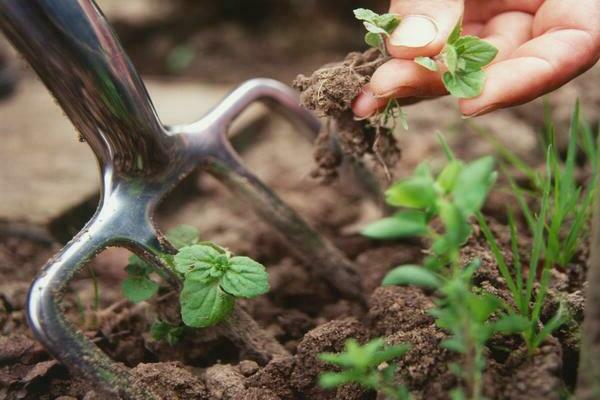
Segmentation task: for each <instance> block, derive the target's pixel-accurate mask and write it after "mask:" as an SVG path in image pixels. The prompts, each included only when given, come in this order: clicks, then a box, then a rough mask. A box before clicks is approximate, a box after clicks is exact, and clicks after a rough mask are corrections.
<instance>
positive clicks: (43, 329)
mask: <svg viewBox="0 0 600 400" xmlns="http://www.w3.org/2000/svg"><path fill="white" fill-rule="evenodd" d="M0 27H1V28H2V29H3V31H4V32H5V33H6V35H7V36H8V38H9V39H10V40H11V42H12V43H13V44H14V45H15V47H16V48H17V49H18V50H19V51H20V52H21V53H22V54H23V55H24V57H25V59H26V60H27V61H28V62H29V63H30V64H31V65H32V67H33V68H34V69H35V71H36V72H37V73H38V75H39V76H40V78H41V79H42V80H43V82H44V83H45V85H46V86H47V87H48V89H49V90H50V92H51V93H52V94H53V95H54V97H55V98H56V100H57V101H58V103H59V104H60V105H61V107H62V108H63V110H64V111H65V113H66V114H67V116H68V117H69V118H70V119H71V121H72V122H73V124H74V125H75V126H76V128H77V129H78V130H79V132H80V133H81V135H82V137H83V138H84V140H85V141H86V142H87V143H88V144H89V146H90V147H91V148H92V149H93V151H94V153H95V155H96V157H97V159H98V163H99V167H100V171H101V186H102V196H101V200H100V204H99V206H98V209H97V211H96V213H95V215H94V216H93V218H92V219H91V220H90V221H89V222H88V224H87V225H86V226H85V227H84V228H83V229H82V231H81V232H79V233H78V234H77V235H76V236H75V237H74V238H73V240H72V241H71V242H70V243H68V244H67V245H66V246H65V247H64V248H63V249H62V250H61V251H60V252H59V253H58V254H57V255H56V256H55V257H54V258H53V259H52V260H50V261H49V262H48V264H47V265H46V266H45V267H44V269H43V271H42V272H41V273H40V275H39V276H38V277H37V278H36V280H35V281H34V282H33V284H32V286H31V289H30V293H29V298H28V308H27V316H28V320H29V324H30V326H31V329H32V330H33V332H34V334H35V336H36V337H37V338H38V340H40V342H42V343H43V344H44V346H45V347H46V348H47V349H48V351H49V352H50V353H52V354H53V355H54V356H55V357H56V358H58V359H59V360H60V361H62V362H63V363H65V364H66V365H68V366H69V367H72V368H74V369H76V370H78V371H80V372H82V373H84V374H85V375H86V376H88V377H89V378H91V379H93V380H94V381H95V382H96V383H98V384H99V385H100V386H102V387H103V388H104V389H105V390H107V389H108V390H112V391H113V392H114V393H117V394H119V395H122V396H125V397H127V398H154V396H153V394H152V393H150V392H148V391H147V390H146V389H144V388H140V387H138V386H137V385H136V384H135V382H133V380H132V378H131V376H130V374H129V373H128V370H127V369H126V368H124V367H123V366H120V365H119V364H116V363H114V362H113V361H112V360H110V359H109V358H108V357H107V356H106V355H105V354H104V353H103V352H102V351H100V350H99V349H98V348H97V347H96V346H95V345H94V344H93V343H91V342H90V341H89V340H88V339H86V338H85V337H84V336H83V335H82V334H81V333H80V332H78V331H77V330H76V329H75V328H74V327H73V326H72V325H71V324H70V323H69V322H68V321H67V320H66V318H65V316H64V314H63V312H62V310H61V307H60V304H59V303H60V300H61V296H62V293H63V291H64V289H65V287H66V285H67V284H68V282H69V281H70V280H71V279H72V278H73V276H74V275H75V273H76V272H77V271H78V270H80V269H81V267H82V266H83V265H85V263H86V262H88V261H89V260H90V259H91V258H93V257H94V256H95V255H96V254H97V253H98V252H100V251H102V250H103V249H104V248H106V247H108V246H123V247H127V248H129V249H130V250H132V251H133V252H135V253H136V254H138V255H139V256H141V257H142V258H144V259H145V260H146V261H148V262H150V263H152V264H153V265H154V266H155V267H156V268H157V269H158V270H159V271H160V272H161V274H162V275H163V276H164V277H166V278H167V280H168V281H169V282H170V283H171V284H172V285H173V286H175V287H177V286H178V285H179V284H180V282H179V280H178V278H177V276H175V275H174V274H173V272H172V271H171V270H170V269H169V268H168V267H167V266H166V265H164V264H163V263H162V261H161V259H160V257H159V255H160V254H161V253H165V252H173V251H174V248H173V247H172V246H171V245H170V244H169V243H168V242H167V241H166V240H165V239H164V238H163V236H162V235H161V234H160V233H159V231H158V230H157V228H156V227H155V225H154V224H153V220H152V216H153V213H154V211H155V209H156V207H157V205H158V203H159V202H160V200H161V199H162V198H163V197H164V195H165V194H166V193H168V192H169V191H170V190H171V189H172V188H173V187H174V186H175V185H177V183H178V182H180V181H181V180H182V179H183V178H184V177H185V176H186V175H188V174H189V173H190V172H191V171H193V170H194V169H196V168H198V167H200V168H203V169H205V170H207V171H208V172H210V173H212V174H213V175H215V176H217V177H218V179H219V180H220V181H221V182H223V183H224V184H226V185H227V186H228V187H229V188H230V189H231V190H233V191H234V192H235V193H236V194H238V195H239V196H242V197H244V199H245V200H246V201H248V202H249V204H250V205H252V206H253V207H254V209H255V211H256V212H257V213H258V214H260V215H261V216H262V217H264V218H265V219H266V220H267V222H269V223H270V224H271V225H273V226H274V227H275V229H276V230H277V231H279V232H280V233H281V234H282V235H284V236H286V239H287V240H288V241H291V242H293V243H294V245H293V246H292V247H294V248H295V249H296V251H297V254H298V255H299V257H301V258H302V259H304V260H306V261H307V262H310V263H311V264H314V265H316V266H317V269H316V270H318V271H319V272H317V273H319V274H322V276H323V277H324V278H326V279H329V280H330V281H331V284H332V286H333V287H334V288H335V289H336V290H338V291H339V292H340V293H341V294H343V295H346V296H349V297H352V296H354V297H360V281H359V279H358V275H357V274H356V271H355V270H354V266H353V265H352V264H351V263H350V262H349V261H348V260H347V259H346V258H345V257H344V256H343V255H342V254H341V253H340V252H339V251H338V250H337V249H336V248H335V247H333V246H332V245H331V244H330V243H329V242H328V241H326V240H325V239H323V238H322V237H321V236H319V235H318V234H317V233H316V232H314V231H313V230H312V229H311V228H310V227H309V226H308V225H307V224H306V223H304V221H303V220H302V219H301V218H300V217H299V216H298V215H297V214H295V213H294V211H293V210H291V209H290V208H289V207H287V206H286V205H285V203H283V202H282V201H281V200H280V199H279V198H277V197H276V196H275V195H274V194H273V193H272V192H270V191H269V190H268V189H267V188H266V187H265V186H264V185H263V184H262V183H261V182H260V181H259V180H258V179H257V178H256V177H255V176H254V175H253V174H252V173H251V172H250V171H248V170H247V169H246V168H245V167H244V165H243V163H242V162H241V161H240V158H239V157H238V155H237V154H236V152H235V151H234V150H233V148H232V146H231V144H230V142H229V140H228V137H227V130H228V127H229V125H230V123H231V122H232V120H233V119H235V118H236V117H237V116H238V115H239V114H240V113H241V112H242V111H243V110H244V109H245V108H246V107H248V105H249V104H251V103H253V102H254V101H257V100H268V101H270V102H275V103H277V104H279V105H280V106H282V107H283V108H285V109H286V110H287V111H288V112H289V113H290V114H292V115H293V116H294V117H296V119H297V120H300V121H301V122H303V124H304V125H305V127H307V128H308V129H309V130H310V131H311V132H312V133H313V134H316V133H317V132H318V130H319V126H320V124H319V121H318V120H317V119H316V118H314V117H313V116H312V115H311V114H310V113H308V112H307V111H305V110H303V109H302V108H301V107H300V106H299V101H298V98H297V95H296V93H295V92H294V91H293V90H292V89H290V88H289V87H287V86H285V85H283V84H281V83H279V82H276V81H273V80H269V79H255V80H251V81H248V82H246V83H244V84H242V85H241V86H240V87H238V88H237V89H236V90H234V91H233V92H232V93H231V94H230V95H228V96H227V97H226V98H225V99H224V100H223V101H222V102H221V103H220V104H219V105H217V106H216V107H215V108H213V109H212V110H211V111H210V112H209V113H208V114H207V115H205V116H204V117H203V118H202V119H201V120H199V121H198V122H195V123H193V124H190V125H181V126H176V127H165V126H163V124H162V123H161V122H160V120H159V118H158V116H157V114H156V112H155V110H154V107H153V105H152V102H151V100H150V98H149V96H148V93H147V91H146V89H145V87H144V84H143V82H142V80H141V78H140V77H139V75H138V74H137V73H136V71H135V69H134V67H133V65H132V63H131V62H130V60H129V58H128V57H127V56H126V54H125V52H124V51H123V49H122V47H121V45H120V44H119V42H118V40H117V39H116V37H115V35H114V33H113V31H112V30H111V28H110V27H109V25H108V24H107V22H106V20H105V18H104V17H103V15H102V14H101V12H100V11H99V9H98V7H97V6H96V5H95V3H94V2H93V1H92V0H61V1H55V0H27V1H23V0H0ZM191 106H193V105H191Z"/></svg>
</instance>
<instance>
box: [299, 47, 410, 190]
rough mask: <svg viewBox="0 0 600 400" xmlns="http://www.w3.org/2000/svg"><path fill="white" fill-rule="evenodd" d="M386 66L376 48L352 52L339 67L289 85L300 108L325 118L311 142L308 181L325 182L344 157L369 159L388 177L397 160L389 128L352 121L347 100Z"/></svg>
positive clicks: (374, 121) (335, 65)
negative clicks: (312, 163) (312, 165)
mask: <svg viewBox="0 0 600 400" xmlns="http://www.w3.org/2000/svg"><path fill="white" fill-rule="evenodd" d="M385 61H386V57H384V56H383V55H382V54H381V53H380V52H379V51H378V50H377V49H369V50H367V51H365V52H364V53H360V52H352V53H350V54H348V55H347V56H346V59H345V60H344V61H342V62H339V63H332V64H327V65H324V66H323V67H321V68H319V69H318V70H316V71H315V72H313V73H312V75H310V76H305V75H299V76H298V77H297V78H296V79H295V80H294V82H293V86H294V88H296V89H297V90H299V91H300V93H301V95H300V101H301V103H302V105H303V106H304V107H305V108H307V109H309V110H311V111H314V112H315V113H316V114H317V115H318V116H319V117H322V118H325V123H324V124H323V128H322V130H321V132H320V134H319V136H318V137H317V139H316V141H315V149H314V158H315V161H316V163H317V166H316V168H315V169H314V170H313V172H312V176H313V177H315V178H320V179H322V180H324V181H329V180H331V179H332V178H335V177H336V176H337V169H338V167H339V166H340V165H341V164H342V161H343V158H344V156H346V157H350V158H362V157H363V156H364V155H366V154H371V155H373V156H374V157H375V160H376V162H377V163H378V164H379V165H380V166H381V167H383V169H384V171H385V173H386V175H388V177H389V167H392V166H393V165H394V164H395V163H396V162H397V161H398V160H399V159H400V149H399V148H398V146H397V143H396V140H395V138H394V136H393V134H392V133H393V132H392V130H393V129H392V128H390V127H389V126H386V124H382V123H380V121H378V120H377V117H373V118H369V119H365V120H357V119H356V118H355V117H354V115H353V113H352V109H351V107H352V101H353V100H354V99H355V98H356V96H357V95H358V94H359V93H360V91H361V90H362V88H363V87H364V85H366V84H367V83H368V82H369V80H370V79H371V76H372V75H373V73H374V72H375V70H376V69H377V68H378V67H379V66H380V65H381V64H383V63H384V62H385Z"/></svg>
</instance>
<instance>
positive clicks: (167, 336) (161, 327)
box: [150, 320, 185, 346]
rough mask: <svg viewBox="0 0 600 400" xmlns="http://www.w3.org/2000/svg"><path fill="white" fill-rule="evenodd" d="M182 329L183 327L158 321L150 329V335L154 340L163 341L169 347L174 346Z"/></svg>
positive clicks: (181, 333) (179, 337)
mask: <svg viewBox="0 0 600 400" xmlns="http://www.w3.org/2000/svg"><path fill="white" fill-rule="evenodd" d="M184 329H185V327H183V326H178V325H171V324H169V323H168V322H165V321H161V320H158V321H156V322H155V323H154V324H152V326H151V327H150V335H151V336H152V338H153V339H154V340H165V341H166V342H167V343H169V345H171V346H175V345H176V344H177V343H178V342H179V340H180V339H181V336H182V335H183V332H184Z"/></svg>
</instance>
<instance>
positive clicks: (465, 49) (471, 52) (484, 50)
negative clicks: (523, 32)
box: [415, 21, 498, 99]
mask: <svg viewBox="0 0 600 400" xmlns="http://www.w3.org/2000/svg"><path fill="white" fill-rule="evenodd" d="M461 25H462V21H461V22H459V23H458V24H457V25H456V27H455V28H454V31H453V32H452V34H451V35H450V36H449V37H448V41H447V43H446V46H444V50H442V52H441V53H440V55H439V56H437V57H436V58H435V59H433V58H430V57H417V58H415V62H416V63H417V64H419V65H421V66H422V67H425V68H427V69H428V70H430V71H440V67H439V66H438V63H439V64H442V66H443V67H444V69H445V72H444V73H443V75H442V81H443V82H444V86H445V87H446V89H447V90H448V92H450V94H451V95H452V96H454V97H458V98H460V99H468V98H472V97H477V96H479V95H480V94H481V92H482V91H483V85H484V84H485V73H484V72H483V68H484V67H485V66H487V65H488V64H490V63H491V62H492V61H493V60H494V58H496V55H497V54H498V49H497V48H495V47H494V46H492V45H491V44H489V43H488V42H486V41H484V40H481V39H480V38H478V37H476V36H461V33H462V26H461Z"/></svg>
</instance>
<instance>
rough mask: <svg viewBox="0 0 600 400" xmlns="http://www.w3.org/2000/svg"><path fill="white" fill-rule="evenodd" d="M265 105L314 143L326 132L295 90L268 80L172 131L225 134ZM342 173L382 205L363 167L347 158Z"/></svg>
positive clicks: (253, 83)
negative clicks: (259, 105) (256, 107)
mask: <svg viewBox="0 0 600 400" xmlns="http://www.w3.org/2000/svg"><path fill="white" fill-rule="evenodd" d="M257 101H262V102H266V103H267V104H268V105H269V106H271V107H274V108H276V110H277V111H278V112H280V113H282V114H284V115H285V116H286V117H288V118H289V119H290V120H292V121H294V122H296V126H298V127H299V128H300V131H301V132H303V133H306V134H307V135H306V137H307V139H308V140H310V141H312V140H314V139H315V138H316V137H317V135H318V134H319V131H320V130H321V128H322V125H321V121H320V120H319V119H318V118H317V117H316V116H315V115H314V114H312V113H311V112H310V111H307V110H306V109H304V108H303V107H302V106H301V105H300V99H299V96H298V93H297V92H296V91H295V90H294V89H292V88H291V87H289V86H287V85H285V84H283V83H281V82H279V81H276V80H274V79H268V78H256V79H250V80H248V81H246V82H244V83H242V84H241V85H240V86H238V87H237V88H236V89H234V90H233V91H232V92H231V93H230V94H229V95H227V96H226V97H225V98H224V99H223V100H222V101H221V102H220V103H219V104H218V105H217V106H216V107H215V108H213V109H212V110H211V111H209V112H208V114H207V115H206V116H205V117H203V118H202V119H201V120H199V121H197V122H195V123H193V124H189V125H181V126H176V127H172V129H173V130H174V131H176V132H178V133H187V134H194V133H197V132H203V131H206V130H217V131H220V132H225V131H226V130H227V128H228V127H229V126H230V124H231V123H232V122H233V120H235V119H236V118H237V117H238V116H239V115H240V114H241V113H242V112H243V111H244V110H245V109H246V108H248V107H249V106H250V105H251V104H253V103H255V102H257ZM332 146H333V147H334V151H338V152H341V149H340V148H339V145H338V144H337V143H332ZM342 173H343V174H346V175H347V176H348V177H349V178H350V180H351V181H352V182H355V183H358V185H359V188H360V190H361V192H363V193H364V194H365V195H367V196H368V197H369V198H370V199H371V200H372V201H373V202H374V203H375V204H377V205H381V203H382V199H383V195H382V191H381V188H380V187H379V183H378V181H377V178H376V177H375V176H374V175H373V174H372V172H371V171H370V170H369V169H368V168H367V167H366V166H365V165H364V164H363V163H362V161H360V160H358V159H354V158H349V157H343V164H342Z"/></svg>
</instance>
